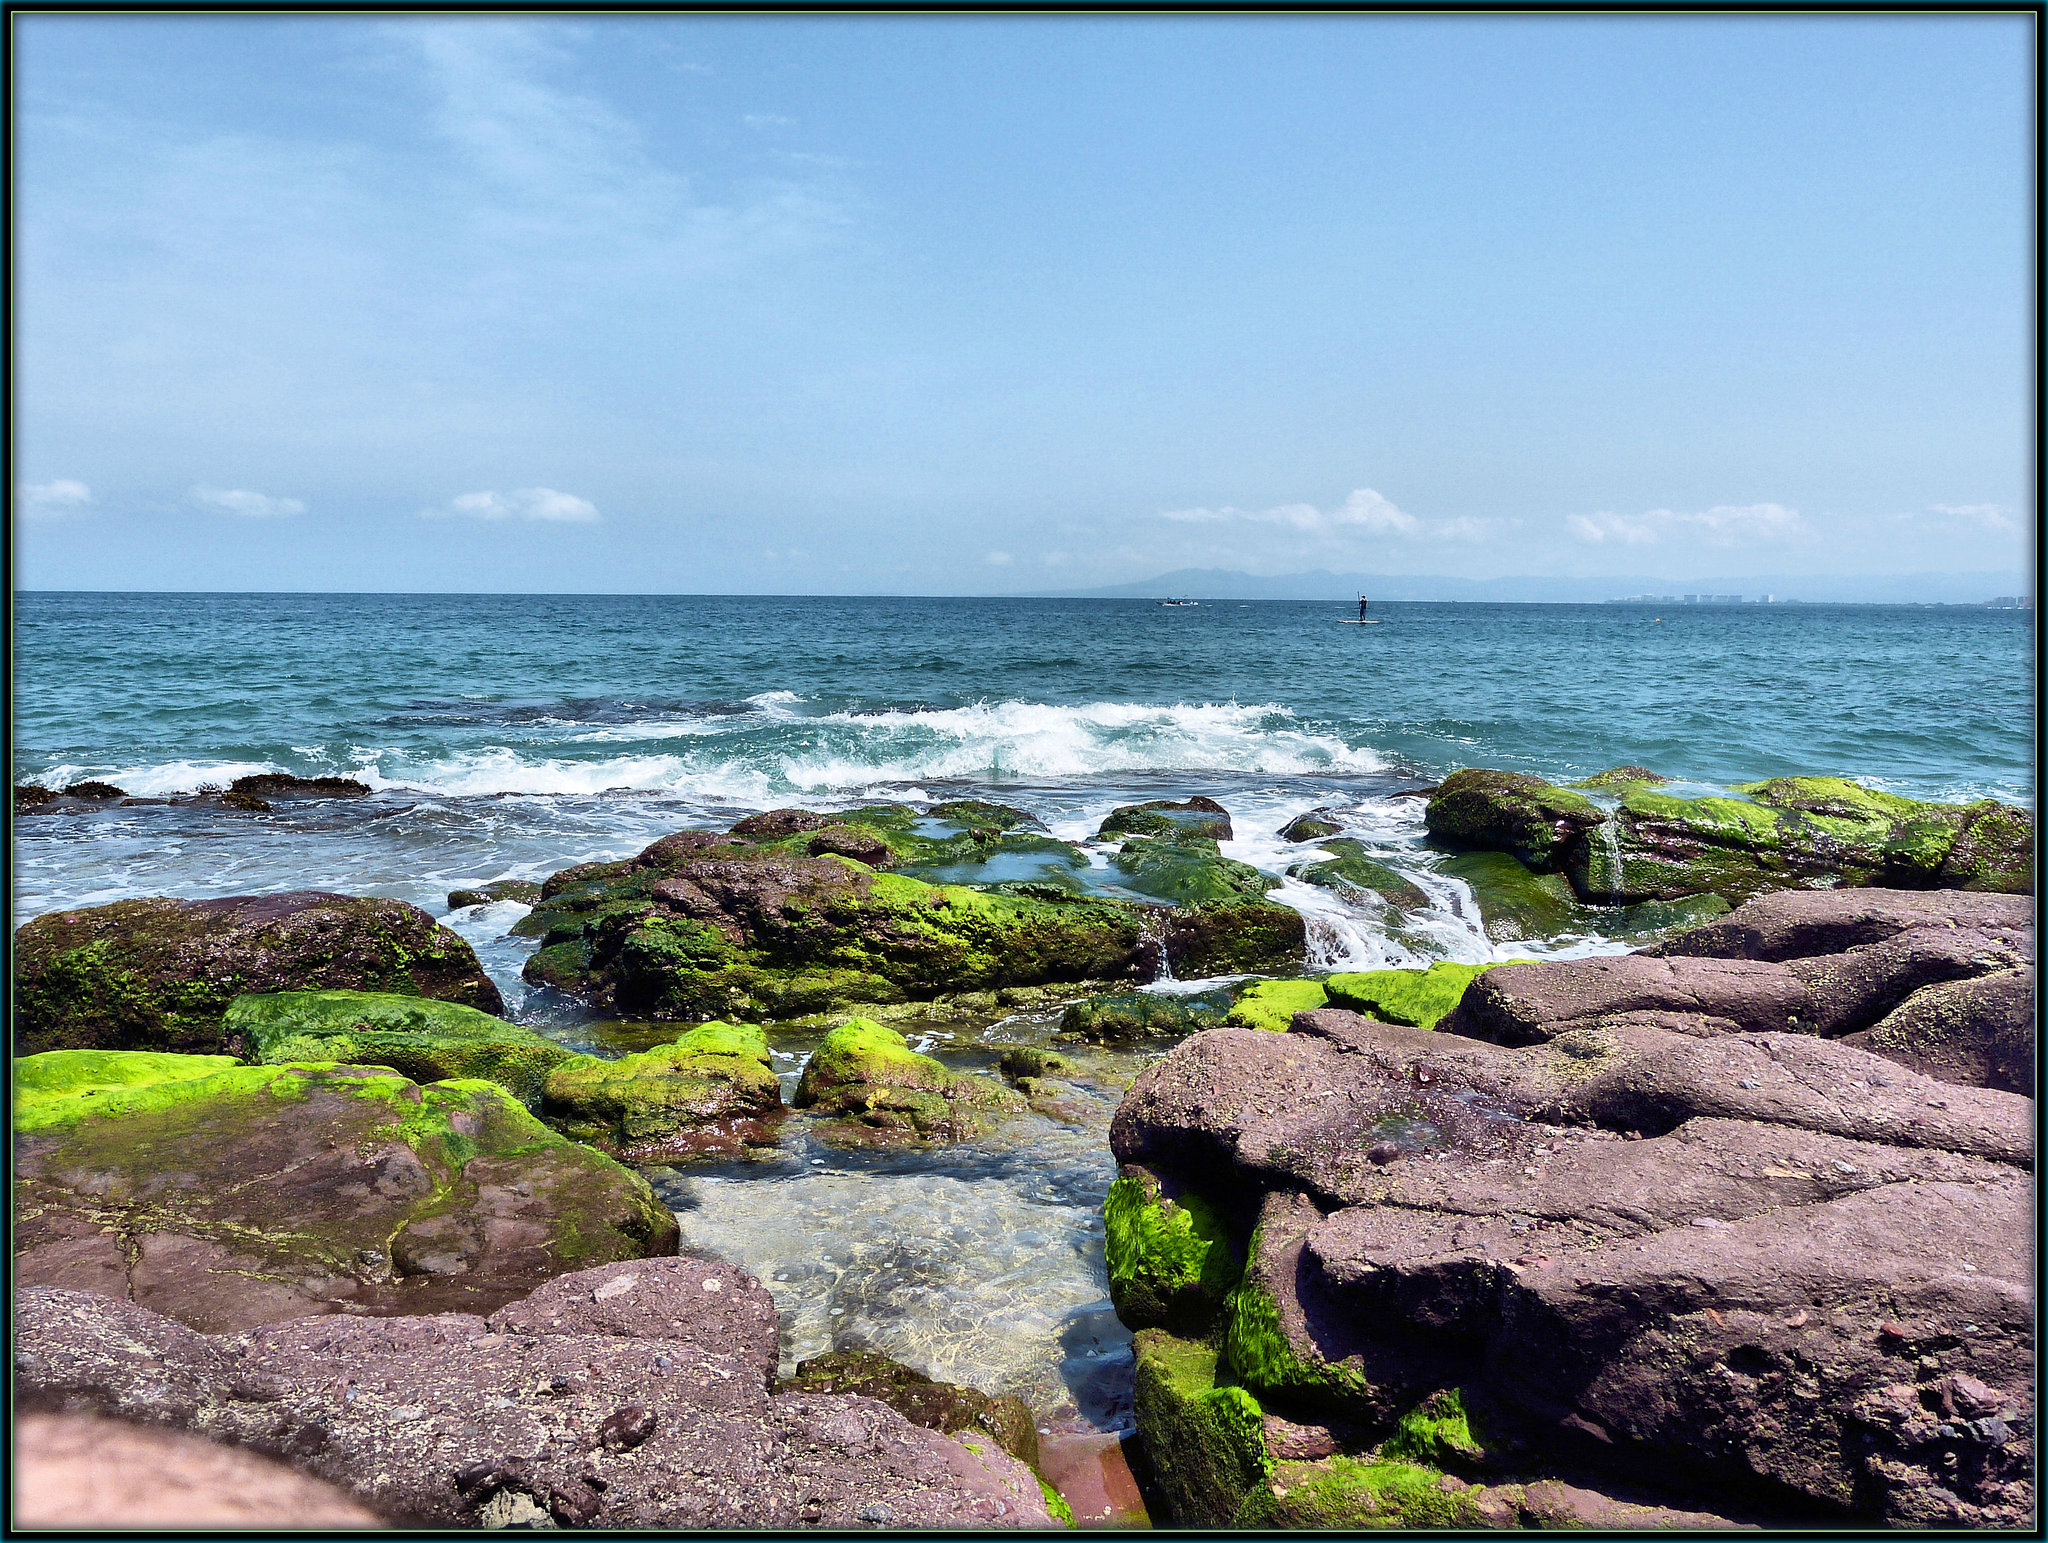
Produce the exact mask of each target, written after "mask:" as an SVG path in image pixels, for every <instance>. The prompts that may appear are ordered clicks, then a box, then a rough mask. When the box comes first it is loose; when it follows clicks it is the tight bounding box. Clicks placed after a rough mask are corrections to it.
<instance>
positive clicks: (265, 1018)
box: [221, 991, 585, 1108]
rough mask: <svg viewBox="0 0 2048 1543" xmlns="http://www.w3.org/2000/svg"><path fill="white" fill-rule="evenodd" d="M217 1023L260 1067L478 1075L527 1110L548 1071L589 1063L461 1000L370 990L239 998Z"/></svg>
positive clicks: (431, 1078) (420, 1078) (435, 1077)
mask: <svg viewBox="0 0 2048 1543" xmlns="http://www.w3.org/2000/svg"><path fill="white" fill-rule="evenodd" d="M221 1026H222V1029H223V1032H224V1035H225V1037H226V1039H227V1040H228V1042H230V1043H234V1044H239V1045H241V1046H242V1047H243V1048H244V1050H245V1053H246V1054H247V1055H248V1057H249V1059H250V1060H252V1061H255V1062H257V1063H259V1064H261V1065H264V1066H283V1065H286V1064H288V1063H291V1062H294V1061H339V1062H342V1063H344V1064H347V1065H351V1066H388V1067H390V1068H391V1069H392V1070H393V1071H396V1072H399V1073H401V1074H403V1075H404V1076H407V1077H410V1078H411V1079H412V1080H413V1081H415V1082H442V1081H445V1080H447V1079H448V1078H451V1077H481V1078H483V1079H484V1080H485V1081H486V1082H495V1083H497V1084H498V1086H500V1087H502V1088H504V1089H505V1090H506V1091H507V1092H509V1093H510V1094H511V1095H512V1096H513V1097H514V1098H517V1099H518V1100H519V1101H520V1102H521V1103H523V1104H525V1105H526V1106H527V1107H528V1108H534V1107H537V1106H538V1105H539V1103H540V1096H541V1088H542V1087H543V1085H544V1084H545V1083H546V1082H547V1080H548V1073H549V1072H550V1071H552V1070H553V1069H554V1068H555V1067H557V1066H560V1065H562V1064H563V1063H564V1062H569V1061H577V1060H581V1059H585V1058H584V1057H580V1056H578V1055H577V1053H576V1052H575V1051H573V1050H570V1049H567V1048H565V1047H564V1046H561V1045H558V1044H556V1043H555V1042H554V1041H553V1040H551V1039H546V1038H543V1037H542V1036H541V1035H539V1034H536V1033H534V1031H533V1030H531V1029H528V1028H523V1027H521V1026H520V1025H519V1024H516V1023H507V1022H506V1021H505V1020H504V1019H503V1018H494V1017H492V1016H491V1015H490V1014H489V1013H481V1012H478V1011H477V1010H476V1009H475V1008H473V1007H464V1006H462V1005H461V1004H460V1003H457V1002H436V1001H433V1000H430V999H429V998H426V997H402V996H393V995H390V994H389V993H386V992H371V991H279V992H271V993H266V994H263V995H257V996H240V997H236V998H235V1000H234V1001H232V1002H230V1003H229V1004H228V1010H227V1013H226V1014H225V1015H224V1016H223V1018H222V1019H221Z"/></svg>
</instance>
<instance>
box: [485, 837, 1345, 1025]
mask: <svg viewBox="0 0 2048 1543" xmlns="http://www.w3.org/2000/svg"><path fill="white" fill-rule="evenodd" d="M920 826H929V827H932V828H931V829H919V828H918V827H920ZM842 827H843V828H844V829H846V830H849V831H854V832H857V833H858V834H859V835H860V836H861V838H862V840H868V839H872V840H874V841H877V842H880V843H882V844H883V845H884V846H886V847H887V849H888V852H889V855H890V860H891V862H892V863H893V865H894V866H893V867H892V868H891V870H890V871H888V872H878V871H877V870H876V869H875V867H874V866H872V865H870V864H868V863H865V862H862V861H860V860H858V859H857V858H853V857H849V856H847V855H846V854H845V853H844V852H843V851H831V850H821V851H819V852H818V853H815V854H814V853H812V852H811V851H810V850H809V845H808V843H810V842H812V841H813V840H815V839H816V838H817V837H818V836H819V835H821V834H824V833H825V832H826V831H827V830H828V829H837V828H842ZM948 832H950V833H948ZM848 844H849V843H846V842H841V843H840V845H842V846H844V845H848ZM1211 845H1212V846H1213V843H1211ZM1174 853H1175V857H1174V866H1175V869H1176V872H1177V873H1179V875H1180V877H1179V878H1177V879H1175V880H1174V882H1176V883H1181V882H1183V881H1185V882H1186V883H1187V884H1191V885H1194V886H1195V887H1197V888H1202V889H1203V890H1204V892H1207V890H1209V889H1214V890H1215V892H1216V893H1217V894H1218V895H1220V896H1221V897H1222V898H1221V899H1218V900H1215V901H1196V902H1194V903H1190V904H1184V905H1180V906H1177V907H1173V908H1171V909H1169V908H1166V907H1163V906H1162V907H1147V906H1143V905H1140V904H1136V903H1133V902H1131V901H1128V900H1125V899H1121V898H1116V897H1113V896H1106V895H1100V894H1092V893H1088V892H1086V890H1085V889H1084V887H1083V886H1082V885H1081V882H1080V880H1079V879H1078V878H1076V877H1075V874H1076V873H1077V872H1078V871H1080V870H1084V869H1086V867H1087V866H1088V859H1087V857H1086V855H1085V854H1083V853H1081V852H1079V850H1078V849H1076V848H1073V847H1070V846H1068V845H1066V844H1065V843H1062V842H1055V841H1053V840H1052V838H1050V837H1047V836H1041V835H1034V834H1032V833H1031V832H1029V831H1026V830H1022V829H1018V828H1015V827H1014V826H1013V827H1012V828H1010V829H1008V830H1004V831H991V830H989V829H987V828H985V827H968V826H964V825H962V824H961V823H960V822H959V821H952V822H947V821H937V822H934V821H933V820H932V817H930V816H920V815H918V814H917V813H916V812H915V811H914V810H910V809H907V808H904V807H902V806H900V805H888V806H884V807H882V808H880V809H857V810H849V811H846V812H844V813H842V814H839V815H836V816H834V817H833V818H832V820H831V821H829V822H826V821H825V820H824V817H823V816H818V815H813V814H810V813H809V812H808V811H801V810H782V811H771V813H770V815H765V816H754V817H751V818H749V819H747V820H742V821H741V822H740V823H739V824H738V825H736V826H734V828H733V831H732V832H731V833H726V834H719V833H714V832H711V831H700V830H692V831H679V832H677V833H676V834H674V835H672V836H667V837H664V838H663V839H662V840H660V841H657V842H655V843H654V844H653V845H652V846H650V847H648V848H647V849H646V850H645V851H644V852H642V853H640V855H639V856H637V857H634V858H631V859H628V860H625V861H623V862H614V863H586V864H583V865H581V866H579V867H575V868H570V869H567V870H565V871H563V872H561V873H558V874H556V875H554V877H552V878H550V879H549V880H548V881H547V883H546V884H545V885H543V886H542V890H541V899H540V901H539V903H538V904H537V905H535V907H534V909H533V910H532V911H531V912H530V913H529V914H528V915H527V916H525V917H523V918H522V919H521V920H520V922H519V923H518V924H517V925H516V926H515V927H514V929H513V930H514V932H516V933H519V934H521V935H524V936H538V937H539V938H540V939H541V947H540V949H539V950H538V951H537V952H536V953H535V954H534V955H533V957H532V959H530V960H529V961H528V963H527V966H526V978H527V979H528V980H529V981H531V982H533V983H534V984H536V985H540V986H547V987H553V988H555V989H558V990H561V991H564V992H567V993H570V994H572V995H575V996H578V997H581V998H583V999H584V1000H586V1001H588V1002H589V1003H590V1004H591V1005H592V1006H594V1007H596V1008H598V1009H599V1010H601V1011H610V1012H616V1013H620V1014H622V1015H627V1016H639V1017H646V1018H657V1019H691V1018H701V1017H705V1016H710V1015H717V1016H725V1017H744V1018H771V1019H772V1018H793V1017H801V1016H805V1015H808V1014H812V1013H824V1012H834V1011H840V1010H843V1009H845V1008H846V1007H849V1006H857V1005H865V1004H870V1003H875V1004H895V1003H902V1002H907V1001H929V1000H931V999H933V998H935V997H941V996H949V995H955V994H959V993H965V992H981V991H997V992H1000V991H1003V990H1006V989H1014V988H1020V987H1023V988H1029V987H1040V986H1047V985H1058V984H1073V983H1079V982H1084V981H1113V980H1119V979H1122V980H1143V979H1146V978H1148V977H1149V976H1150V975H1151V974H1152V973H1153V972H1154V970H1155V969H1157V968H1158V966H1159V964H1160V962H1161V955H1162V953H1163V955H1164V957H1165V959H1166V960H1169V961H1170V962H1171V963H1172V965H1173V966H1174V968H1175V969H1177V970H1185V971H1186V972H1187V973H1193V974H1221V973H1233V972H1242V971H1245V970H1251V969H1261V968H1272V967H1273V966H1274V965H1276V964H1280V963H1285V962H1286V961H1288V960H1290V959H1295V958H1299V957H1300V955H1301V953H1302V950H1303V948H1304V947H1305V943H1306V936H1307V934H1306V930H1305V928H1304V926H1303V923H1302V919H1301V916H1300V914H1299V913H1298V912H1295V911H1293V910H1290V909H1289V908H1288V907H1285V906H1278V905H1273V904H1270V903H1268V902H1266V901H1264V900H1263V898H1261V897H1262V895H1263V888H1261V887H1260V885H1259V884H1255V883H1254V882H1252V880H1250V879H1247V878H1246V877H1245V874H1252V875H1256V870H1252V869H1245V870H1244V874H1239V873H1237V872H1236V869H1237V868H1239V867H1242V866H1243V865H1229V864H1225V863H1224V861H1223V859H1222V858H1220V857H1217V856H1215V855H1214V854H1213V852H1209V853H1203V852H1198V851H1197V852H1183V851H1181V850H1180V849H1177V848H1176V849H1174ZM1020 865H1021V866H1020ZM1013 872H1014V873H1015V874H1019V875H1026V874H1028V875H1035V876H1036V877H1009V876H1008V875H1011V874H1012V873H1013ZM959 879H973V880H974V882H972V883H968V882H957V880H959ZM1055 880H1058V882H1055ZM1261 882H1263V883H1270V882H1271V881H1261Z"/></svg>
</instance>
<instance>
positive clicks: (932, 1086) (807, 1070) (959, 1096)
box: [790, 1018, 1023, 1145]
mask: <svg viewBox="0 0 2048 1543" xmlns="http://www.w3.org/2000/svg"><path fill="white" fill-rule="evenodd" d="M790 1102H791V1103H792V1104H793V1105H795V1106H796V1107H797V1108H799V1109H814V1110H815V1111H816V1112H817V1113H818V1114H819V1115H821V1116H824V1117H826V1118H827V1120H828V1124H827V1126H826V1128H825V1132H824V1133H825V1134H826V1135H827V1137H828V1139H833V1140H838V1141H844V1142H849V1143H855V1144H859V1145H903V1144H912V1145H918V1144H926V1143H930V1144H937V1143H941V1142H950V1141H969V1140H972V1139H974V1138H975V1137H976V1136H978V1135H981V1134H984V1133H985V1132H986V1131H987V1130H989V1129H990V1128H991V1127H992V1125H993V1123H994V1121H995V1120H996V1119H997V1118H998V1117H1000V1116H1001V1115H1004V1114H1009V1113H1015V1112H1017V1111H1019V1110H1021V1109H1022V1108H1023V1102H1022V1100H1021V1099H1019V1098H1018V1096H1017V1095H1016V1094H1015V1093H1012V1092H1011V1091H1010V1090H1009V1089H1008V1088H1005V1087H1003V1086H1002V1085H1000V1084H999V1083H995V1082H991V1081H989V1080H988V1079H987V1078H984V1077H971V1076H964V1075H962V1074H960V1073H958V1072H954V1071H951V1070H949V1069H948V1068H947V1067H946V1066H944V1065H943V1064H942V1063H940V1062H938V1061H935V1060H933V1059H932V1058H931V1057H930V1056H928V1055H919V1054H918V1053H917V1052H916V1051H914V1050H912V1049H911V1048H910V1043H909V1041H908V1040H906V1039H905V1038H904V1037H903V1036H902V1035H901V1034H899V1033H897V1032H896V1031H895V1030H894V1029H891V1028H888V1027H885V1026H884V1025H882V1024H879V1023H876V1022H875V1021H874V1020H873V1019H871V1018H854V1019H850V1020H849V1021H847V1022H846V1023H843V1024H841V1025H840V1026H839V1027H838V1028H836V1029H834V1030H833V1031H832V1032H831V1033H830V1034H827V1035H826V1036H825V1037H824V1039H823V1040H821V1041H819V1044H818V1048H817V1049H816V1050H814V1051H812V1052H811V1058H810V1060H809V1061H808V1062H806V1063H805V1065H804V1071H803V1076H802V1078H801V1079H799V1081H798V1082H797V1087H796V1094H795V1096H794V1097H793V1098H792V1099H791V1100H790Z"/></svg>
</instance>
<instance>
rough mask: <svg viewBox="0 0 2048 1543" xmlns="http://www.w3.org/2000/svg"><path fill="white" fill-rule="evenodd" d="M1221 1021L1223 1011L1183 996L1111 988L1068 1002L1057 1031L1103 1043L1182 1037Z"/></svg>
mask: <svg viewBox="0 0 2048 1543" xmlns="http://www.w3.org/2000/svg"><path fill="white" fill-rule="evenodd" d="M1222 1021H1223V1014H1222V1013H1220V1012H1218V1011H1216V1010H1215V1009H1214V1008H1211V1007H1207V1006H1205V1005H1203V1004H1202V1003H1200V1002H1190V1001H1189V1000H1188V999H1187V998H1185V997H1170V996H1160V995H1158V994H1157V993H1154V992H1150V991H1114V992H1109V993H1106V994H1104V995H1101V996H1092V997H1085V998H1083V999H1082V1000H1081V1001H1079V1002H1074V1003H1071V1004H1069V1005H1068V1007H1067V1010H1066V1012H1065V1013H1063V1014H1061V1016H1060V1027H1059V1032H1060V1036H1061V1037H1062V1038H1070V1039H1082V1040H1087V1041H1089V1042H1090V1043H1092V1044H1099V1045H1102V1044H1115V1043H1118V1042H1119V1041H1123V1040H1132V1039H1148V1038H1151V1039H1157V1038H1174V1039H1185V1038H1186V1037H1187V1036H1188V1035H1190V1034H1193V1033H1196V1032H1198V1031H1200V1030H1202V1029H1213V1028H1215V1027H1216V1025H1217V1024H1219V1023H1221V1022H1222Z"/></svg>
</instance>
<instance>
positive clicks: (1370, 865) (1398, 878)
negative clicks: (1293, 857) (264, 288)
mask: <svg viewBox="0 0 2048 1543" xmlns="http://www.w3.org/2000/svg"><path fill="white" fill-rule="evenodd" d="M1297 823H1298V822H1297ZM1288 828H1289V829H1290V830H1291V829H1293V828H1294V827H1292V826H1290V827H1288ZM1322 846H1323V850H1324V851H1326V852H1334V853H1336V854H1337V855H1336V856H1335V857H1330V858H1325V859H1323V860H1322V861H1319V862H1306V863H1296V864H1295V865H1294V866H1293V867H1292V868H1290V869H1288V870H1287V871H1288V872H1289V873H1290V874H1291V875H1293V876H1294V877H1295V878H1297V879H1300V880H1302V881H1303V882H1304V883H1307V884H1318V885H1321V886H1322V887H1323V888H1324V889H1337V890H1342V889H1355V890H1364V891H1366V892H1368V893H1370V894H1375V895H1378V896H1379V897H1380V898H1381V899H1382V900H1384V901H1386V902H1387V904H1388V905H1390V906H1393V907H1394V908H1395V909H1396V910H1398V911H1419V910H1421V909H1422V908H1423V907H1424V906H1426V905H1428V904H1429V896H1428V895H1426V894H1424V893H1423V892H1422V890H1421V889H1420V888H1419V887H1417V885H1416V884H1415V882H1414V881H1413V880H1412V879H1409V878H1408V877H1406V876H1405V875H1403V874H1401V873H1399V872H1398V871H1396V870H1395V869H1393V868H1390V867H1389V866H1387V864H1385V863H1383V862H1381V861H1380V860H1379V859H1378V858H1376V857H1374V856H1372V855H1371V853H1370V852H1369V851H1368V850H1367V848H1366V845H1365V843H1364V842H1362V841H1353V840H1352V839H1350V838H1349V837H1347V836H1340V837H1338V838H1337V839H1335V840H1333V841H1325V842H1323V843H1322Z"/></svg>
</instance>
